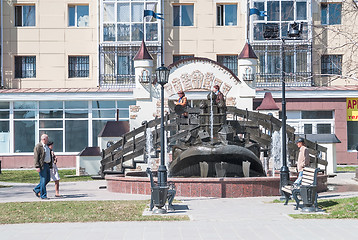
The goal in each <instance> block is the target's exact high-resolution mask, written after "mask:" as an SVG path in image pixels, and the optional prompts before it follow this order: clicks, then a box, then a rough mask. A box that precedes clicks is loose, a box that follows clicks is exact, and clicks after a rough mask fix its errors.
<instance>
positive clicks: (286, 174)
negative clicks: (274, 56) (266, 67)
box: [263, 22, 302, 189]
mask: <svg viewBox="0 0 358 240" xmlns="http://www.w3.org/2000/svg"><path fill="white" fill-rule="evenodd" d="M301 33H302V23H297V22H292V23H290V24H289V25H288V29H287V35H288V37H289V38H295V39H297V38H299V37H300V36H301ZM263 35H264V38H266V39H278V38H279V28H278V26H277V25H266V26H265V29H264V34H263ZM289 38H287V39H289ZM280 40H281V47H280V57H281V76H280V78H281V86H282V90H281V93H282V98H281V99H282V100H281V104H282V111H281V112H282V127H281V131H282V137H281V139H282V150H281V151H282V167H281V169H280V189H281V187H282V186H285V185H287V184H288V182H289V179H290V171H289V169H288V167H287V151H286V141H287V140H286V82H285V39H284V38H283V37H281V38H280Z"/></svg>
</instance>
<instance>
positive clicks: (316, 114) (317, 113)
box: [302, 111, 333, 119]
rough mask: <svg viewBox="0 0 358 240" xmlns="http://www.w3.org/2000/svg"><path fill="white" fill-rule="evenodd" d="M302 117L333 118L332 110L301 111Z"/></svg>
mask: <svg viewBox="0 0 358 240" xmlns="http://www.w3.org/2000/svg"><path fill="white" fill-rule="evenodd" d="M302 119H333V112H332V111H302Z"/></svg>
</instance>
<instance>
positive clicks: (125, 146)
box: [101, 107, 327, 175]
mask: <svg viewBox="0 0 358 240" xmlns="http://www.w3.org/2000/svg"><path fill="white" fill-rule="evenodd" d="M191 112H195V111H193V109H192V111H191ZM195 114H198V113H195ZM227 116H228V120H229V121H230V119H232V120H235V121H237V122H238V123H239V124H240V127H241V128H242V129H243V131H242V133H243V135H244V138H245V140H246V141H247V142H249V141H254V142H257V143H259V144H260V146H261V149H262V150H264V151H269V149H270V148H271V141H272V139H271V138H272V134H273V133H274V132H275V131H280V129H281V121H280V120H279V119H277V118H275V117H273V116H270V115H266V114H262V113H258V112H252V111H248V110H242V109H238V108H235V107H227ZM189 118H190V116H189ZM164 126H165V131H167V132H169V131H170V132H171V133H172V134H171V135H170V136H169V134H167V142H168V143H173V142H176V141H177V140H179V139H180V138H182V137H184V136H186V135H187V134H188V133H189V132H190V131H194V130H196V129H197V128H198V127H199V125H197V126H189V127H187V128H185V129H181V131H179V129H180V126H179V125H178V124H177V121H176V114H175V113H170V114H167V115H166V116H165V119H164ZM147 128H150V129H152V128H154V130H153V131H152V136H153V148H154V149H155V150H158V148H159V146H160V142H159V141H160V137H159V134H160V118H155V119H153V120H151V121H149V122H146V123H144V124H143V125H142V126H140V127H139V128H136V129H133V130H132V131H130V132H128V133H126V134H124V135H123V136H122V138H121V139H120V140H119V141H118V142H116V143H114V144H113V145H111V146H110V147H108V148H107V149H104V150H103V151H102V160H101V172H102V175H103V172H104V171H106V170H108V169H112V168H113V167H115V166H118V167H119V168H120V169H121V171H123V170H124V168H135V166H136V163H138V162H140V161H135V158H136V157H138V156H141V155H145V154H146V150H145V149H146V139H147V136H146V134H147ZM286 130H287V131H286V132H287V140H288V143H287V147H288V154H289V159H288V160H289V161H290V162H291V163H293V164H294V163H295V161H296V159H297V157H296V154H297V146H296V144H295V134H294V132H295V129H294V128H293V127H291V126H289V125H287V128H286ZM306 145H307V147H308V148H309V149H310V154H311V155H312V156H313V157H312V159H311V162H312V163H314V164H315V165H318V164H323V165H325V166H326V165H327V154H326V152H327V149H326V148H324V147H322V146H320V145H318V144H317V143H313V142H310V141H308V140H307V139H306ZM160 150H161V149H159V150H158V151H160ZM128 162H130V164H128Z"/></svg>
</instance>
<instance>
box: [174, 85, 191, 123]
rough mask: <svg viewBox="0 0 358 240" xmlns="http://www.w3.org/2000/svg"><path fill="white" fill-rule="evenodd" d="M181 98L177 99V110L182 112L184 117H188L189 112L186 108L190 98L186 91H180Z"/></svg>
mask: <svg viewBox="0 0 358 240" xmlns="http://www.w3.org/2000/svg"><path fill="white" fill-rule="evenodd" d="M178 96H179V99H178V101H175V102H174V103H175V112H179V113H181V112H182V115H183V116H184V117H188V113H187V112H186V111H185V109H186V108H187V106H188V99H187V98H186V97H185V93H184V92H183V91H179V92H178Z"/></svg>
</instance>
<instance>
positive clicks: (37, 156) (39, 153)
mask: <svg viewBox="0 0 358 240" xmlns="http://www.w3.org/2000/svg"><path fill="white" fill-rule="evenodd" d="M51 155H52V154H50V156H51ZM52 161H53V160H52V156H51V161H50V164H49V165H50V168H52ZM44 163H45V149H44V147H43V145H42V142H39V143H38V144H36V146H35V148H34V165H35V168H40V169H42V168H43V166H44Z"/></svg>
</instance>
